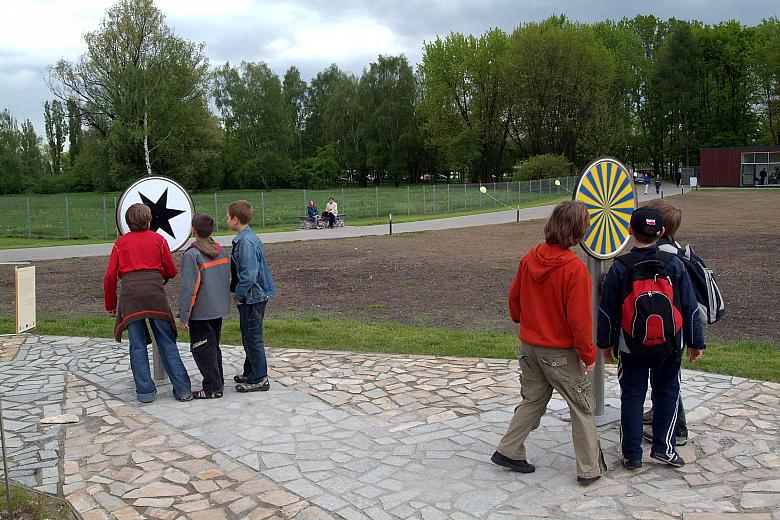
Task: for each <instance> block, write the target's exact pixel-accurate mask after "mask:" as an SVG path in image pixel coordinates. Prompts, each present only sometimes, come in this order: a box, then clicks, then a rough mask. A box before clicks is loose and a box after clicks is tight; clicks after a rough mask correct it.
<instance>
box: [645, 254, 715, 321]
mask: <svg viewBox="0 0 780 520" xmlns="http://www.w3.org/2000/svg"><path fill="white" fill-rule="evenodd" d="M659 249H660V250H661V251H665V252H670V253H673V254H675V255H676V256H677V258H679V259H680V261H681V262H682V263H683V265H684V266H685V270H686V271H687V272H688V277H689V278H690V279H691V284H692V285H693V291H694V292H695V293H696V301H697V302H698V304H699V317H700V318H701V321H702V324H703V325H712V324H713V323H715V322H717V321H719V320H720V319H721V318H722V317H723V316H724V315H725V314H726V306H725V304H724V303H723V296H722V295H721V293H720V288H719V287H718V284H717V282H716V281H715V275H714V274H713V273H712V269H710V268H709V267H707V265H706V264H705V263H704V261H703V260H702V259H701V258H699V257H698V256H697V255H696V253H694V252H693V248H692V247H691V245H690V244H688V245H687V246H685V247H680V248H677V247H675V246H674V245H671V244H664V245H661V246H659Z"/></svg>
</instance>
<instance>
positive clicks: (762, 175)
mask: <svg viewBox="0 0 780 520" xmlns="http://www.w3.org/2000/svg"><path fill="white" fill-rule="evenodd" d="M758 177H759V179H761V185H762V186H765V185H766V170H765V169H764V168H761V172H760V173H759V174H758Z"/></svg>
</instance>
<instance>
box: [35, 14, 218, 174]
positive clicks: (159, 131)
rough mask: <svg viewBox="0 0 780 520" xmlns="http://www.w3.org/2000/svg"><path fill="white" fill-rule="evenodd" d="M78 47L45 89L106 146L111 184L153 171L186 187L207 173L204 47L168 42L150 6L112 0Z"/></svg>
mask: <svg viewBox="0 0 780 520" xmlns="http://www.w3.org/2000/svg"><path fill="white" fill-rule="evenodd" d="M84 41H85V43H86V46H87V51H86V53H85V54H84V55H82V57H81V58H80V59H79V60H78V61H77V62H75V63H71V62H68V61H64V60H62V61H60V62H58V63H57V64H56V65H55V66H53V67H50V69H49V84H50V86H51V88H52V90H53V92H54V93H55V95H57V96H58V97H59V98H60V99H62V100H67V99H71V98H72V99H73V100H74V101H75V103H76V104H77V105H78V107H79V112H80V114H81V115H82V117H83V119H84V122H85V123H86V124H87V125H88V126H90V127H91V128H94V129H95V130H97V131H98V132H99V134H100V135H101V136H102V137H103V138H105V139H106V140H107V143H108V146H109V149H110V156H111V158H112V163H111V168H110V172H109V173H110V175H111V178H112V181H113V184H114V185H115V186H122V185H124V184H125V183H127V182H128V181H130V180H132V179H134V178H135V177H137V176H138V175H139V174H141V173H142V172H145V173H147V174H149V173H152V172H153V171H158V172H162V173H165V174H167V175H170V176H172V177H174V178H178V179H180V180H182V181H184V182H185V183H187V184H193V183H194V182H195V180H196V179H198V178H200V177H203V176H205V175H208V174H209V173H210V172H212V170H213V165H214V161H215V160H216V150H217V146H218V141H217V139H216V136H217V135H218V134H217V132H216V121H215V120H214V119H213V118H212V117H211V115H210V114H209V112H208V108H207V104H206V98H205V88H206V73H207V69H208V62H207V59H206V57H205V55H204V53H203V44H197V43H192V42H189V41H187V40H184V39H182V38H179V37H177V36H176V35H174V34H173V31H172V30H171V29H170V27H168V26H167V25H166V23H165V17H164V15H163V14H162V12H161V11H160V10H159V9H158V8H157V7H156V6H155V5H154V2H153V0H118V1H117V3H115V4H114V5H113V6H111V7H110V8H109V9H108V10H107V11H106V17H105V18H104V19H103V21H102V22H101V27H100V29H99V30H97V31H94V32H89V33H87V34H86V35H85V36H84Z"/></svg>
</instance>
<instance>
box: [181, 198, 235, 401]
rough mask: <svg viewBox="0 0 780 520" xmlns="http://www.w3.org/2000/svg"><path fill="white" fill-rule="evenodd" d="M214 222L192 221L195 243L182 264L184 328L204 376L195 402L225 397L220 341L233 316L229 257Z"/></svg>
mask: <svg viewBox="0 0 780 520" xmlns="http://www.w3.org/2000/svg"><path fill="white" fill-rule="evenodd" d="M212 231H214V219H213V218H211V217H210V216H208V215H206V214H205V213H196V214H195V215H194V216H193V217H192V234H193V236H194V237H195V242H193V243H192V245H190V247H189V248H188V249H187V251H186V252H185V253H184V257H183V258H182V261H181V296H180V297H179V317H180V320H181V328H182V329H185V330H189V331H190V351H191V352H192V357H193V359H195V364H196V365H197V366H198V370H200V373H201V375H202V376H203V389H202V390H198V391H195V392H192V397H193V398H195V399H215V398H220V397H222V392H223V389H224V376H223V373H222V350H221V349H220V348H219V338H220V333H221V331H222V318H224V317H226V316H227V315H228V314H229V313H230V257H229V256H228V255H227V253H225V251H223V250H222V248H221V247H220V245H219V244H217V243H216V242H215V241H214V239H213V238H211V233H212Z"/></svg>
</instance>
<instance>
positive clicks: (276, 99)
mask: <svg viewBox="0 0 780 520" xmlns="http://www.w3.org/2000/svg"><path fill="white" fill-rule="evenodd" d="M214 101H215V102H216V105H217V108H219V110H220V112H221V114H222V121H223V124H224V127H225V167H226V169H227V170H228V171H227V173H228V178H229V179H234V180H235V181H237V182H238V185H240V186H242V187H253V188H261V187H262V188H268V187H270V186H272V185H276V186H279V185H284V184H285V183H287V182H288V181H289V177H290V172H291V169H292V162H291V160H290V156H289V154H288V149H289V145H290V141H291V135H290V129H289V126H288V125H287V121H288V119H287V111H286V109H285V104H284V99H283V97H282V84H281V82H280V81H279V77H278V76H277V75H276V74H275V73H274V72H273V71H272V70H271V69H270V68H269V67H268V65H266V64H265V63H262V62H261V63H248V62H241V65H240V66H239V67H238V68H234V67H232V66H231V65H230V64H229V63H226V64H225V65H223V66H222V67H220V68H219V69H217V71H216V72H215V75H214Z"/></svg>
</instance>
